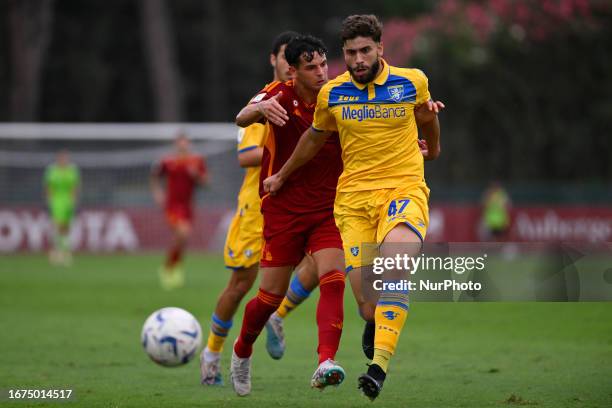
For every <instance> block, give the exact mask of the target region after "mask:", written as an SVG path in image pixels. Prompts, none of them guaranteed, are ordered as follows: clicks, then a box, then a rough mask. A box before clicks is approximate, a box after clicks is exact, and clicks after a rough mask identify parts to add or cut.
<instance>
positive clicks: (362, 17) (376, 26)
mask: <svg viewBox="0 0 612 408" xmlns="http://www.w3.org/2000/svg"><path fill="white" fill-rule="evenodd" d="M357 37H369V38H371V39H373V40H374V41H376V42H380V38H381V37H382V23H381V22H380V21H379V20H378V17H376V16H375V15H374V14H354V15H352V16H348V17H347V18H345V19H344V21H343V22H342V29H341V30H340V38H342V43H343V44H344V43H345V42H347V41H348V40H352V39H354V38H357Z"/></svg>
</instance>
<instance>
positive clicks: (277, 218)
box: [260, 210, 342, 267]
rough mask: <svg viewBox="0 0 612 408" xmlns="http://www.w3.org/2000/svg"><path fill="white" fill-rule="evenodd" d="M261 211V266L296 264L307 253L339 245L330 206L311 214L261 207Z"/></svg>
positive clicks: (338, 233) (338, 234)
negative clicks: (262, 241)
mask: <svg viewBox="0 0 612 408" xmlns="http://www.w3.org/2000/svg"><path fill="white" fill-rule="evenodd" d="M263 215H264V227H263V236H264V245H263V248H262V254H261V261H260V265H261V266H262V267H274V266H289V265H297V264H299V263H300V261H301V260H302V258H304V255H305V254H307V253H310V254H312V253H315V252H317V251H319V250H321V249H325V248H338V249H342V239H341V238H340V232H339V231H338V227H336V222H335V221H334V214H333V212H332V211H331V210H329V211H320V212H315V213H310V214H287V213H270V212H266V211H264V213H263Z"/></svg>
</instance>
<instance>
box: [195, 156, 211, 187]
mask: <svg viewBox="0 0 612 408" xmlns="http://www.w3.org/2000/svg"><path fill="white" fill-rule="evenodd" d="M192 176H193V177H194V178H195V181H196V183H198V184H200V185H201V186H202V187H207V186H208V169H207V166H206V162H205V161H204V158H203V157H200V158H199V160H198V161H197V164H196V167H195V174H193V175H192Z"/></svg>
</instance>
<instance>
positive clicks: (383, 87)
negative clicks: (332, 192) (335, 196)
mask: <svg viewBox="0 0 612 408" xmlns="http://www.w3.org/2000/svg"><path fill="white" fill-rule="evenodd" d="M382 64H383V69H382V71H381V72H380V74H379V75H378V76H377V77H376V78H375V79H374V80H373V81H372V82H370V83H368V84H360V83H357V82H355V81H353V80H352V78H351V76H350V74H349V72H345V73H344V74H342V75H340V76H338V77H337V78H335V79H333V80H332V81H330V82H328V83H327V84H325V85H324V87H323V88H322V89H321V91H320V92H319V96H318V98H317V107H316V111H315V115H314V121H313V124H312V127H313V128H314V129H315V130H318V131H337V132H338V133H339V135H340V144H341V146H342V160H343V163H344V171H343V173H342V175H341V176H340V179H339V180H338V188H337V190H338V192H350V191H365V190H378V189H381V188H397V187H400V186H406V185H411V184H418V183H424V164H423V155H422V154H421V151H420V149H419V146H418V143H417V138H418V130H417V126H416V121H415V117H414V107H415V105H418V104H421V103H424V102H426V101H428V100H429V99H430V95H429V90H428V83H427V77H426V76H425V74H424V73H423V72H422V71H420V70H418V69H407V68H397V67H393V66H390V65H388V64H387V63H386V62H385V61H382Z"/></svg>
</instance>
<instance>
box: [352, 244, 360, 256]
mask: <svg viewBox="0 0 612 408" xmlns="http://www.w3.org/2000/svg"><path fill="white" fill-rule="evenodd" d="M351 254H352V255H353V256H357V255H359V247H358V246H354V247H352V248H351Z"/></svg>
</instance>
